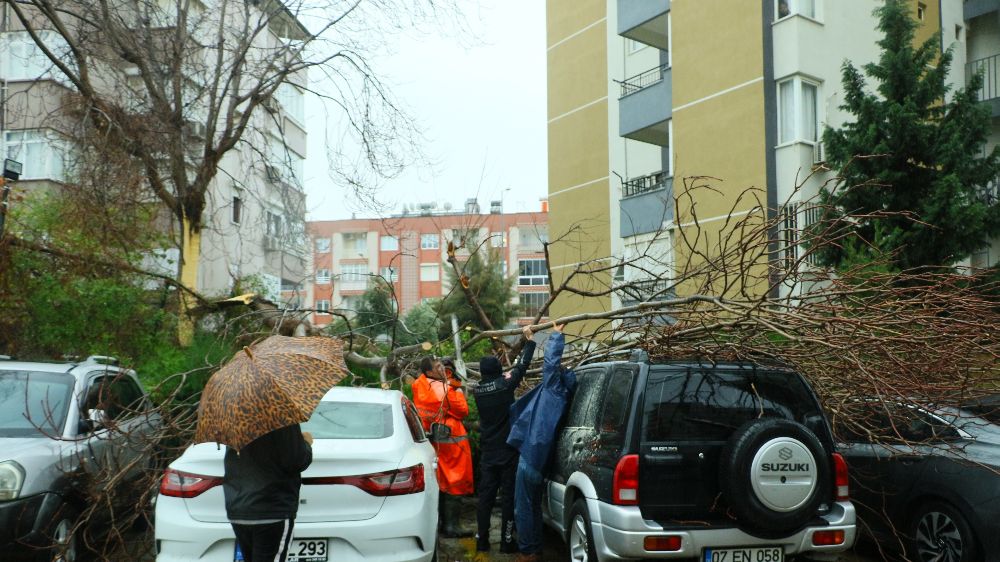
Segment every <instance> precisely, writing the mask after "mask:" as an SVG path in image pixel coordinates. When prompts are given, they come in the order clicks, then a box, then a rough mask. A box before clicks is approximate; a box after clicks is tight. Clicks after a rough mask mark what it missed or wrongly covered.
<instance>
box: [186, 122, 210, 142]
mask: <svg viewBox="0 0 1000 562" xmlns="http://www.w3.org/2000/svg"><path fill="white" fill-rule="evenodd" d="M184 127H185V130H186V131H187V134H188V135H190V136H192V137H194V138H196V139H204V138H205V124H204V123H202V122H200V121H186V122H185V123H184Z"/></svg>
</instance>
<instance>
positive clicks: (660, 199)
mask: <svg viewBox="0 0 1000 562" xmlns="http://www.w3.org/2000/svg"><path fill="white" fill-rule="evenodd" d="M673 187H674V178H673V177H671V176H669V175H668V174H667V172H656V173H654V174H649V175H646V176H640V177H637V178H632V179H630V180H626V181H624V182H622V199H621V201H619V206H620V210H621V220H620V226H619V233H620V235H621V236H622V238H628V237H629V236H636V235H638V234H647V233H650V232H656V231H658V230H660V229H661V228H663V223H664V222H666V221H670V220H673V218H674V193H673V191H674V190H673Z"/></svg>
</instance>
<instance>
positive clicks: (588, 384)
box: [546, 366, 607, 519]
mask: <svg viewBox="0 0 1000 562" xmlns="http://www.w3.org/2000/svg"><path fill="white" fill-rule="evenodd" d="M606 374H607V368H605V367H603V366H602V367H594V368H589V369H581V370H579V371H578V372H577V373H576V390H574V391H573V396H572V397H571V399H570V403H569V408H568V410H567V413H566V416H565V419H564V423H563V424H562V429H561V430H560V431H559V433H558V436H557V438H556V442H555V450H554V451H553V459H552V469H551V472H550V473H549V474H548V475H547V476H548V480H547V482H548V485H547V489H548V494H547V496H548V502H547V503H546V507H547V510H548V513H549V514H550V515H552V514H555V515H557V516H558V515H561V514H562V513H563V496H564V494H565V485H566V481H567V479H568V478H569V477H570V476H571V475H572V474H573V473H574V472H577V471H580V472H583V473H584V474H586V475H587V476H593V469H594V466H593V460H594V458H595V455H596V447H597V415H598V413H599V407H600V404H601V397H600V395H601V392H602V391H603V387H604V381H605V376H606ZM556 518H557V519H559V517H556Z"/></svg>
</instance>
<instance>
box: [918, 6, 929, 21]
mask: <svg viewBox="0 0 1000 562" xmlns="http://www.w3.org/2000/svg"><path fill="white" fill-rule="evenodd" d="M925 17H927V5H926V4H924V3H923V2H917V19H918V20H920V21H924V18H925Z"/></svg>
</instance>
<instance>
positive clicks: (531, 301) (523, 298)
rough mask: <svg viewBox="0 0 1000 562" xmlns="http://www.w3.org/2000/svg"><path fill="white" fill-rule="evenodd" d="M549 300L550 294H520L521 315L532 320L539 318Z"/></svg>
mask: <svg viewBox="0 0 1000 562" xmlns="http://www.w3.org/2000/svg"><path fill="white" fill-rule="evenodd" d="M548 300H549V294H548V293H519V294H518V302H519V303H520V304H521V315H522V316H531V317H532V318H534V317H535V316H538V313H539V312H541V311H542V307H543V306H545V303H546V302H547V301H548Z"/></svg>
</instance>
